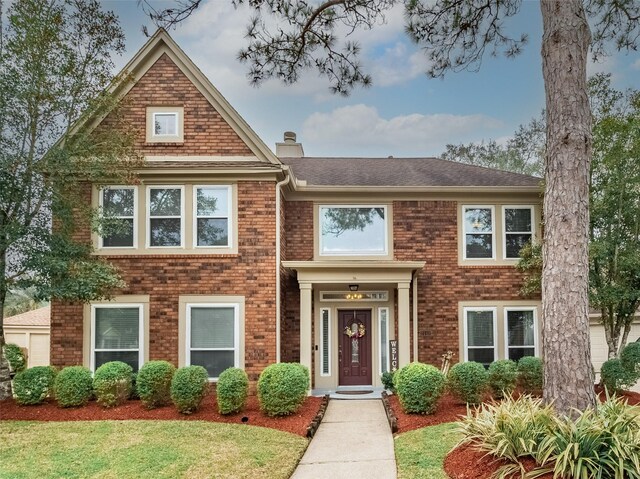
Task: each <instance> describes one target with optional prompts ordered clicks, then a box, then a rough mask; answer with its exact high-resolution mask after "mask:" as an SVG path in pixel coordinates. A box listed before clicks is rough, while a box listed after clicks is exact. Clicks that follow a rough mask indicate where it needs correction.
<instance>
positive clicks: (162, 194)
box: [147, 186, 184, 248]
mask: <svg viewBox="0 0 640 479" xmlns="http://www.w3.org/2000/svg"><path fill="white" fill-rule="evenodd" d="M183 190H184V187H182V186H150V187H148V189H147V192H148V194H147V208H148V224H147V230H148V233H147V234H148V243H149V246H150V247H154V248H157V247H182V242H183V216H184V214H183V213H184V205H183Z"/></svg>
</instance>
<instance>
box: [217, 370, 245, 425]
mask: <svg viewBox="0 0 640 479" xmlns="http://www.w3.org/2000/svg"><path fill="white" fill-rule="evenodd" d="M248 395H249V377H248V376H247V373H246V372H244V370H242V369H239V368H229V369H225V370H224V371H222V373H221V374H220V376H219V377H218V384H217V385H216V396H217V402H218V411H219V412H220V414H233V413H236V412H240V411H242V409H244V406H245V404H246V402H247V396H248Z"/></svg>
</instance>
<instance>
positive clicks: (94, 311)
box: [91, 303, 144, 371]
mask: <svg viewBox="0 0 640 479" xmlns="http://www.w3.org/2000/svg"><path fill="white" fill-rule="evenodd" d="M143 316H144V312H143V305H142V304H123V303H118V304H101V305H92V306H91V370H92V371H95V370H96V369H97V368H99V367H100V366H101V365H103V364H104V363H108V362H109V361H122V362H124V363H127V364H128V365H129V366H131V367H132V368H133V370H134V371H138V369H139V368H140V367H141V366H142V363H143V361H144V355H143V350H142V345H143V344H144V341H143V335H144V333H143Z"/></svg>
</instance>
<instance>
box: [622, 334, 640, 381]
mask: <svg viewBox="0 0 640 479" xmlns="http://www.w3.org/2000/svg"><path fill="white" fill-rule="evenodd" d="M620 361H622V365H623V366H624V367H625V369H628V370H629V371H632V372H633V373H635V375H636V376H640V341H636V342H635V343H629V344H627V345H626V346H625V347H624V349H623V350H622V352H621V353H620Z"/></svg>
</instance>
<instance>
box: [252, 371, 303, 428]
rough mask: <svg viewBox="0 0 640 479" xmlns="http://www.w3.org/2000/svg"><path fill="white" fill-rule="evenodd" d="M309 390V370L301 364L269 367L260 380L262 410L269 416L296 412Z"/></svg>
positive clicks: (259, 394) (259, 393) (259, 390)
mask: <svg viewBox="0 0 640 479" xmlns="http://www.w3.org/2000/svg"><path fill="white" fill-rule="evenodd" d="M308 390H309V369H308V368H307V367H306V366H303V365H302V364H299V363H277V364H272V365H270V366H267V367H266V368H265V369H264V370H263V371H262V373H261V374H260V378H259V379H258V400H259V401H260V409H262V411H263V412H264V413H265V414H267V415H268V416H285V415H287V414H292V413H294V412H296V411H297V410H298V409H299V408H300V406H301V405H302V403H303V402H304V400H305V398H306V397H307V391H308Z"/></svg>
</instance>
